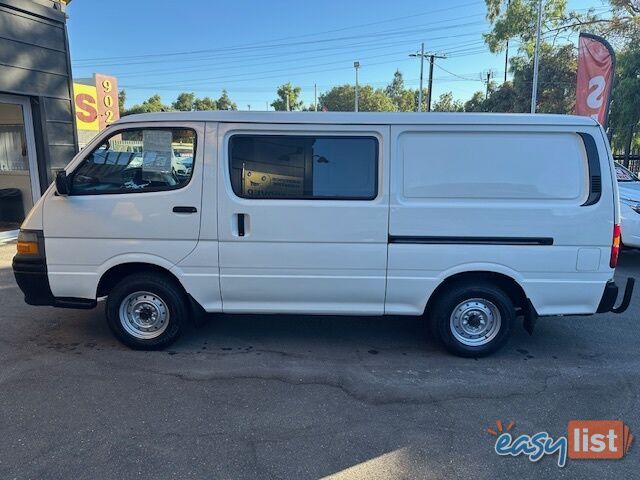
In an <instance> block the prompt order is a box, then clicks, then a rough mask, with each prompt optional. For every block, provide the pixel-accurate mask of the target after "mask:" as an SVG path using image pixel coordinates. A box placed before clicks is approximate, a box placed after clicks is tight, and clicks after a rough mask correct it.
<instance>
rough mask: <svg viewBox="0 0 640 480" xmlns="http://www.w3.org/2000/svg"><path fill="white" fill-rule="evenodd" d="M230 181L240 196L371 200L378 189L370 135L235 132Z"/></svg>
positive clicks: (375, 143)
mask: <svg viewBox="0 0 640 480" xmlns="http://www.w3.org/2000/svg"><path fill="white" fill-rule="evenodd" d="M229 156H230V171H231V186H232V187H233V191H234V193H235V194H236V195H238V196H239V197H243V198H256V199H257V198H262V199H304V200H321V199H325V200H327V199H337V200H371V199H373V198H375V197H376V195H377V183H378V181H377V179H378V140H377V139H376V138H374V137H365V136H362V137H353V136H349V137H346V136H345V137H339V136H315V135H314V136H306V135H304V136H303V135H245V134H242V135H234V136H232V137H231V138H230V140H229Z"/></svg>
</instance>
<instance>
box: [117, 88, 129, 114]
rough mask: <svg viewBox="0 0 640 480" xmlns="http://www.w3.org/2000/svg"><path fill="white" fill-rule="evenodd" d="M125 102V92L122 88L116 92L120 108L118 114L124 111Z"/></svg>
mask: <svg viewBox="0 0 640 480" xmlns="http://www.w3.org/2000/svg"><path fill="white" fill-rule="evenodd" d="M126 102H127V92H126V91H125V90H124V88H123V89H122V90H120V91H119V92H118V107H119V109H120V114H123V112H125V110H126V109H125V103H126Z"/></svg>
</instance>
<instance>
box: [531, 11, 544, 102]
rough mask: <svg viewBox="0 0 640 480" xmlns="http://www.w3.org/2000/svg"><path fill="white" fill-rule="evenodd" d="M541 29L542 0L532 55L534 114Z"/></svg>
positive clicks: (532, 100)
mask: <svg viewBox="0 0 640 480" xmlns="http://www.w3.org/2000/svg"><path fill="white" fill-rule="evenodd" d="M541 29H542V0H538V28H537V29H536V50H535V53H534V55H533V86H532V88H531V113H536V103H537V100H538V67H539V64H540V30H541Z"/></svg>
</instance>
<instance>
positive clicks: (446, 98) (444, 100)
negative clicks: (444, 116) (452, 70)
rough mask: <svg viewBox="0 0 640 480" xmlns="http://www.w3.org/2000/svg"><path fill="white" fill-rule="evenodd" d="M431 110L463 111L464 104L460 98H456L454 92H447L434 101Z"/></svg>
mask: <svg viewBox="0 0 640 480" xmlns="http://www.w3.org/2000/svg"><path fill="white" fill-rule="evenodd" d="M431 110H432V111H434V112H462V111H464V104H463V103H462V102H461V101H460V100H454V98H453V93H452V92H446V93H443V94H442V95H440V97H439V98H438V100H436V101H435V102H434V103H433V106H432V107H431Z"/></svg>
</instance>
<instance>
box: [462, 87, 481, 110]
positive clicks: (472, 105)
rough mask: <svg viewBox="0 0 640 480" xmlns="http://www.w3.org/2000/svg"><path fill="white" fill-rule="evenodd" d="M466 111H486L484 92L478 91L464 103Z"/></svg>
mask: <svg viewBox="0 0 640 480" xmlns="http://www.w3.org/2000/svg"><path fill="white" fill-rule="evenodd" d="M464 111H465V112H485V111H486V110H485V98H484V92H480V91H478V92H476V93H474V94H473V96H472V97H471V98H470V99H469V100H467V101H466V102H465V104H464Z"/></svg>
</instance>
